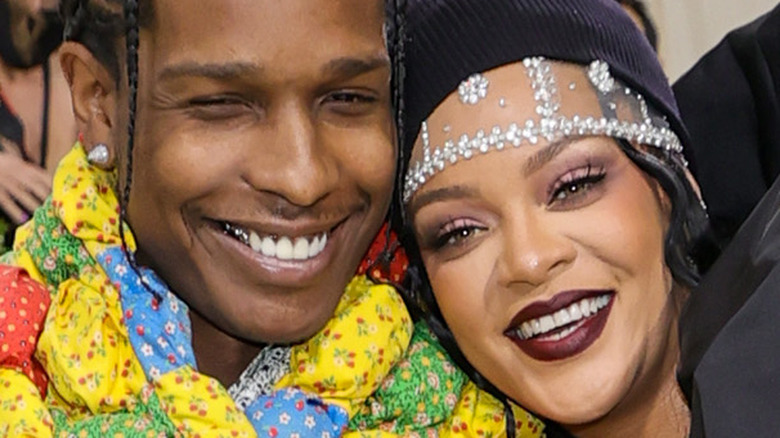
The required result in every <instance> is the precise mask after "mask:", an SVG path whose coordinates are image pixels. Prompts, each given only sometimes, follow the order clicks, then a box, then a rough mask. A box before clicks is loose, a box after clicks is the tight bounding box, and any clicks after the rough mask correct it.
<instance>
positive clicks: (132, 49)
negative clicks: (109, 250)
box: [119, 0, 162, 301]
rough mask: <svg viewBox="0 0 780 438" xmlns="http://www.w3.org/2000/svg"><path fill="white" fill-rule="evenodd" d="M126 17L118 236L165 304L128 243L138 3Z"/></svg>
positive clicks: (131, 2)
mask: <svg viewBox="0 0 780 438" xmlns="http://www.w3.org/2000/svg"><path fill="white" fill-rule="evenodd" d="M124 17H125V24H126V26H127V33H126V35H125V50H126V52H127V53H126V55H127V106H128V114H127V156H126V157H125V158H126V160H127V163H126V164H125V172H127V173H126V175H125V183H124V187H122V186H120V190H121V201H120V203H119V234H120V238H121V239H122V251H123V252H124V254H125V257H127V261H128V263H129V264H130V267H131V268H132V269H133V271H135V273H136V275H138V278H140V279H141V284H143V286H144V288H145V289H146V290H147V291H149V292H150V293H151V294H152V295H154V297H155V299H156V300H157V301H162V296H161V295H160V293H159V292H157V291H155V290H154V288H152V287H151V285H149V283H148V282H147V281H146V278H145V277H144V276H143V275H142V274H141V272H140V269H139V267H138V263H137V261H136V257H135V252H133V251H130V250H129V249H128V247H127V241H126V240H125V223H126V222H127V207H128V205H129V204H130V188H131V186H132V184H133V150H134V149H135V120H136V112H137V107H138V46H139V25H138V17H139V5H138V0H126V2H125V4H124Z"/></svg>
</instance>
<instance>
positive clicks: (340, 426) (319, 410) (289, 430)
mask: <svg viewBox="0 0 780 438" xmlns="http://www.w3.org/2000/svg"><path fill="white" fill-rule="evenodd" d="M246 416H247V418H249V421H250V422H251V423H252V426H254V428H255V430H257V432H258V436H260V437H263V436H266V437H271V438H274V437H277V436H279V437H285V438H286V437H290V438H303V437H307V438H308V437H316V438H335V437H339V436H341V435H342V434H343V433H344V431H345V430H346V428H347V423H348V422H349V415H348V414H347V411H345V410H344V409H343V408H341V407H339V406H335V405H327V404H325V403H324V402H323V401H322V400H321V399H320V398H318V397H316V396H313V395H309V394H306V393H304V392H303V391H300V390H298V389H294V388H288V389H282V390H279V391H276V392H275V393H273V394H270V395H267V396H262V397H260V398H258V399H257V400H255V402H254V403H252V404H251V405H249V407H248V408H247V410H246Z"/></svg>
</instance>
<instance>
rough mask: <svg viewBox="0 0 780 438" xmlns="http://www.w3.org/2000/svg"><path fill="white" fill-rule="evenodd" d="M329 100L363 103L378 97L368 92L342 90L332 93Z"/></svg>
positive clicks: (373, 100)
mask: <svg viewBox="0 0 780 438" xmlns="http://www.w3.org/2000/svg"><path fill="white" fill-rule="evenodd" d="M327 100H329V101H331V102H335V103H347V104H361V103H371V102H375V101H376V100H377V99H376V98H375V97H374V96H369V95H367V94H361V93H350V92H340V93H333V94H331V95H330V96H328V99H327Z"/></svg>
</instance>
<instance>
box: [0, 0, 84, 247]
mask: <svg viewBox="0 0 780 438" xmlns="http://www.w3.org/2000/svg"><path fill="white" fill-rule="evenodd" d="M58 3H59V2H52V1H45V2H41V1H30V0H4V1H2V2H0V252H6V251H8V250H9V249H10V246H11V244H12V243H13V232H14V230H15V229H16V227H17V226H18V225H19V224H21V223H23V222H25V221H26V220H27V219H29V217H30V214H31V212H33V211H35V209H36V208H37V207H39V206H40V205H41V204H42V202H43V200H45V199H46V197H47V196H49V193H50V192H51V178H52V174H53V172H54V169H55V168H56V166H57V163H58V162H59V160H60V159H61V158H62V157H63V156H64V155H65V153H66V152H67V151H68V150H69V149H70V147H71V146H72V145H73V139H74V138H75V135H76V121H75V119H74V118H73V113H72V110H71V105H70V92H69V89H68V83H67V82H66V81H65V77H64V76H63V74H62V71H61V69H60V65H59V63H58V62H56V61H57V59H58V57H57V56H56V54H53V52H54V51H55V50H56V49H57V47H58V46H59V45H60V43H62V20H60V18H59V14H58V12H57V4H58Z"/></svg>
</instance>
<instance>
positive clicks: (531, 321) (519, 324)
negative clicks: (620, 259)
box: [504, 290, 615, 361]
mask: <svg viewBox="0 0 780 438" xmlns="http://www.w3.org/2000/svg"><path fill="white" fill-rule="evenodd" d="M614 296H615V292H614V291H611V290H581V291H568V292H561V293H559V294H557V295H555V296H554V297H553V298H551V299H550V300H548V301H537V302H535V303H532V304H530V305H528V306H526V307H524V308H523V309H522V310H521V311H520V312H518V313H517V315H515V317H514V318H513V319H512V323H511V324H510V326H509V328H507V330H506V331H505V332H504V334H505V335H506V336H507V337H508V338H509V339H510V340H512V342H514V343H515V345H517V346H518V347H519V348H520V349H521V350H522V351H523V352H525V354H527V355H529V356H531V357H532V358H534V359H537V360H541V361H553V360H562V359H567V358H569V357H572V356H574V355H577V354H579V353H581V352H583V351H585V350H586V349H587V348H588V347H590V346H591V345H592V344H593V343H594V342H596V340H597V339H598V338H599V336H600V335H601V333H602V330H603V329H604V326H605V325H606V324H607V320H608V319H609V314H610V311H611V310H612V303H613V297H614Z"/></svg>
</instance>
